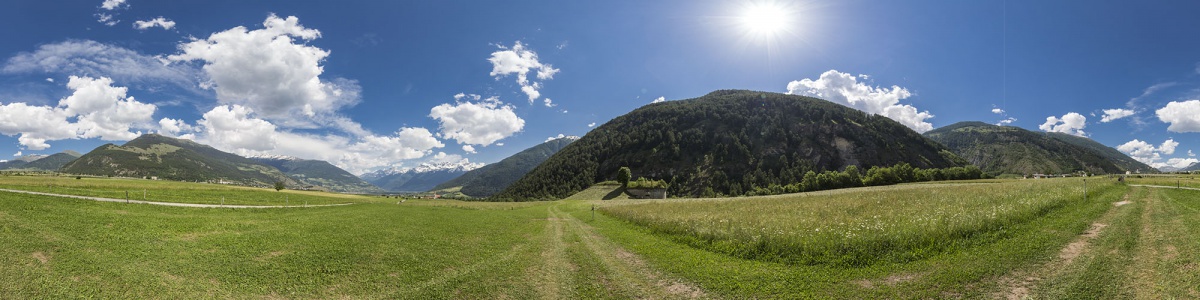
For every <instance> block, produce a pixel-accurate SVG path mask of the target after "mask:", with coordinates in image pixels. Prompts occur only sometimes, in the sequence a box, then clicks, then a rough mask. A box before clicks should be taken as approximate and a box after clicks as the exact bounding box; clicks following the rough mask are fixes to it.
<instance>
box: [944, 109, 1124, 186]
mask: <svg viewBox="0 0 1200 300" xmlns="http://www.w3.org/2000/svg"><path fill="white" fill-rule="evenodd" d="M924 135H925V136H926V137H929V138H931V139H933V140H935V141H937V142H939V143H941V144H942V145H945V146H946V147H947V148H949V149H951V150H952V151H954V153H955V154H958V155H959V156H960V157H963V158H964V159H966V160H968V161H970V162H971V163H972V164H974V165H976V166H978V167H979V168H980V169H982V170H983V172H984V173H987V174H990V175H993V176H997V175H1001V174H1015V175H1029V174H1035V173H1045V174H1063V173H1073V172H1084V171H1086V172H1089V173H1101V174H1104V173H1107V174H1113V173H1124V171H1125V168H1123V167H1121V166H1119V165H1118V162H1117V161H1114V159H1113V158H1110V156H1112V153H1111V152H1110V153H1108V154H1107V155H1105V154H1104V153H1105V152H1106V151H1102V149H1100V148H1107V146H1103V145H1101V144H1099V143H1096V142H1095V141H1091V140H1090V139H1087V140H1086V141H1084V140H1083V139H1086V138H1082V137H1074V136H1072V137H1065V136H1063V135H1058V134H1045V133H1040V132H1033V131H1030V130H1027V129H1024V128H1020V127H1015V126H999V125H993V124H987V123H983V122H976V121H966V122H958V123H954V124H950V125H947V126H943V127H940V128H936V129H934V130H930V131H928V132H926V133H925V134H924ZM1097 145H1098V146H1097ZM1113 151H1115V149H1113ZM1117 155H1119V156H1121V157H1124V161H1122V163H1123V164H1124V165H1129V166H1135V165H1136V164H1133V163H1129V162H1128V161H1132V158H1129V157H1128V156H1125V155H1123V154H1120V153H1119V152H1118V153H1117Z"/></svg>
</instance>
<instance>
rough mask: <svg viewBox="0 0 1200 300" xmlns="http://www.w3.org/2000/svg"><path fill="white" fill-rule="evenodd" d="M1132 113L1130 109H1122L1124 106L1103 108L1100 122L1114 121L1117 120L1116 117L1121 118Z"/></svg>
mask: <svg viewBox="0 0 1200 300" xmlns="http://www.w3.org/2000/svg"><path fill="white" fill-rule="evenodd" d="M1133 113H1134V112H1133V110H1132V109H1124V108H1114V109H1105V110H1104V117H1102V118H1100V123H1108V122H1112V121H1115V120H1118V119H1121V118H1124V117H1128V116H1132V115H1133Z"/></svg>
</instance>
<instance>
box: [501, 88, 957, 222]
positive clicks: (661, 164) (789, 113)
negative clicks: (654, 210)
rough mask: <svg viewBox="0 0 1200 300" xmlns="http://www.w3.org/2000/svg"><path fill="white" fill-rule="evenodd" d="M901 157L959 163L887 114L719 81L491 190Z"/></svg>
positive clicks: (699, 181)
mask: <svg viewBox="0 0 1200 300" xmlns="http://www.w3.org/2000/svg"><path fill="white" fill-rule="evenodd" d="M901 162H905V163H909V164H911V166H913V167H917V168H946V167H956V166H965V165H966V161H965V160H962V159H961V158H959V157H958V156H956V155H954V154H953V153H951V152H950V151H948V150H947V149H946V148H944V147H943V146H942V145H940V144H938V143H936V142H934V141H932V140H930V139H928V138H926V137H924V136H921V135H920V134H918V133H917V132H915V131H913V130H912V129H910V128H908V127H905V126H904V125H902V124H900V123H898V122H896V121H895V120H892V119H889V118H887V117H883V116H878V115H873V114H869V113H865V112H862V111H859V110H856V109H853V108H850V107H846V106H843V105H840V104H836V103H833V102H829V101H825V100H821V99H817V98H812V97H804V96H797V95H786V94H779V93H770V92H758V91H745V90H720V91H715V92H712V93H709V94H707V95H704V96H701V97H697V98H692V99H685V100H676V101H665V102H660V103H653V104H648V105H645V106H642V107H640V108H638V109H635V110H633V111H631V112H629V113H627V114H625V115H622V116H620V117H617V118H614V119H613V120H611V121H609V122H607V123H605V124H603V125H601V126H599V127H597V128H595V129H593V130H592V131H591V132H589V133H588V134H587V135H584V136H583V137H582V138H580V139H579V140H578V141H576V142H574V143H571V144H570V145H567V146H566V147H565V148H563V149H562V150H561V151H559V152H558V153H556V154H554V155H553V156H552V157H550V158H549V159H547V160H546V161H545V162H544V163H542V164H541V165H539V166H538V167H537V168H535V169H534V170H532V171H531V172H529V174H527V175H526V176H525V177H523V178H521V179H520V180H518V181H517V182H515V183H513V184H512V185H511V186H509V187H508V188H506V189H505V190H504V191H502V192H500V193H498V194H497V195H495V196H493V198H495V199H494V200H515V201H521V200H537V199H561V198H564V197H567V196H569V195H572V194H574V193H575V192H578V191H580V190H583V189H585V188H587V187H588V186H591V185H592V184H594V183H596V182H600V181H604V180H611V179H614V178H616V177H615V176H616V172H617V170H618V169H619V168H621V167H629V168H631V169H632V171H633V177H634V178H637V177H649V178H651V179H662V180H665V181H667V182H669V188H668V190H669V191H670V194H671V195H681V196H695V195H700V194H702V193H706V192H708V191H707V190H706V189H711V191H712V192H715V193H719V194H726V195H740V194H742V192H744V191H750V190H752V189H754V188H756V187H757V188H766V187H768V186H771V185H781V184H788V183H795V182H799V180H800V179H801V178H802V177H803V176H804V175H805V173H806V172H808V171H814V172H820V171H824V170H830V171H832V170H841V169H844V168H845V167H846V166H850V165H854V166H858V167H860V168H864V169H865V168H869V167H871V166H892V165H894V164H896V163H901Z"/></svg>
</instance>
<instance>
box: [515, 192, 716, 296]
mask: <svg viewBox="0 0 1200 300" xmlns="http://www.w3.org/2000/svg"><path fill="white" fill-rule="evenodd" d="M560 206H563V204H554V205H551V206H549V207H548V208H547V218H546V222H547V224H546V231H545V233H544V236H543V237H542V238H541V239H540V240H539V242H542V243H544V245H543V251H542V253H541V256H542V258H543V260H542V261H543V263H542V264H541V265H540V266H536V267H535V269H536V270H531V271H534V272H536V273H537V274H539V275H540V276H541V277H542V278H539V279H540V280H539V282H540V284H539V286H538V287H537V289H538V294H539V296H540V298H542V299H565V298H573V296H575V295H579V294H580V292H582V291H586V290H592V291H596V290H601V291H608V293H613V294H610V295H608V296H610V297H611V296H618V297H627V298H638V299H647V298H648V299H696V298H706V295H705V293H704V292H703V291H702V290H700V289H699V288H698V287H696V286H695V285H693V284H691V283H688V282H685V281H683V280H680V279H673V278H668V277H667V276H666V275H664V274H663V273H661V272H659V271H657V270H655V269H653V268H652V267H651V266H650V265H649V264H648V263H647V262H646V261H644V260H642V259H641V257H638V256H637V255H636V254H633V253H632V252H629V251H628V250H625V249H624V248H622V247H621V246H619V245H617V244H615V243H613V242H611V241H609V240H608V239H606V238H605V237H604V236H602V235H600V234H599V233H596V232H595V231H594V229H593V228H592V227H591V225H588V224H587V223H585V222H583V221H581V220H579V219H578V218H576V217H575V216H573V215H571V214H570V213H567V212H564V211H562V209H561V208H560ZM589 284H596V285H599V286H595V287H592V288H598V289H590V288H589V287H588V286H587V285H589ZM584 293H586V292H584ZM614 294H615V295H614Z"/></svg>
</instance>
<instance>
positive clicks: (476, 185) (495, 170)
mask: <svg viewBox="0 0 1200 300" xmlns="http://www.w3.org/2000/svg"><path fill="white" fill-rule="evenodd" d="M576 140H578V138H577V137H563V138H556V139H552V140H549V141H546V142H544V143H541V144H538V145H536V146H533V147H529V148H527V149H525V150H521V152H517V153H516V154H513V155H512V156H509V157H506V158H504V159H502V160H500V161H498V162H496V163H492V164H488V165H486V166H483V167H480V168H478V169H475V170H471V171H468V172H466V173H464V174H463V175H462V176H459V177H457V178H454V179H451V180H450V181H446V182H443V183H441V184H438V185H437V186H435V187H433V189H435V190H441V189H448V188H453V187H462V189H461V190H460V192H462V193H463V194H465V195H468V196H471V197H487V196H491V195H493V194H495V193H498V192H500V191H501V190H503V189H504V188H506V187H508V186H509V185H511V184H512V183H513V182H516V181H517V180H520V179H521V177H523V176H525V174H527V173H529V171H531V170H533V168H536V167H537V166H538V165H540V164H541V163H542V162H544V161H546V159H548V158H550V156H551V155H554V153H558V151H560V150H562V148H563V147H566V146H567V145H569V144H571V143H572V142H574V141H576Z"/></svg>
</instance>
